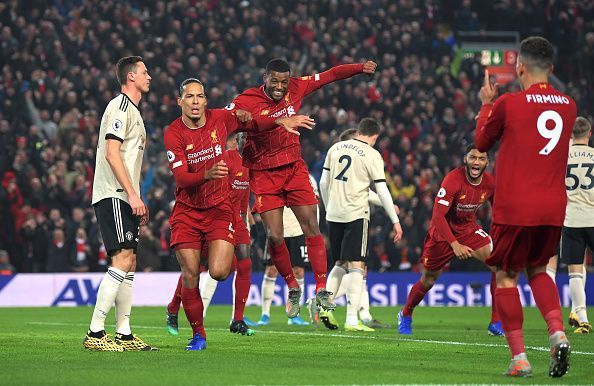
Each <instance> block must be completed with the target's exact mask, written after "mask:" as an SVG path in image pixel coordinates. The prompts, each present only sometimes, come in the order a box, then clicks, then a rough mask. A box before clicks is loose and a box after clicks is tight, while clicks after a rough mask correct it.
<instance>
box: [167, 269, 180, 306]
mask: <svg viewBox="0 0 594 386" xmlns="http://www.w3.org/2000/svg"><path fill="white" fill-rule="evenodd" d="M181 289H182V277H181V275H179V279H178V281H177V287H175V293H174V294H173V299H171V302H169V304H168V305H167V312H169V313H170V314H177V313H178V312H179V306H180V304H181V301H182V299H181Z"/></svg>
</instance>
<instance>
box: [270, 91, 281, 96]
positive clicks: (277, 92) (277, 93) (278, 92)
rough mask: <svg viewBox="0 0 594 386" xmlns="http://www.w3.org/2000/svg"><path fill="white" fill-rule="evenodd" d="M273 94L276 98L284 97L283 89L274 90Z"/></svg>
mask: <svg viewBox="0 0 594 386" xmlns="http://www.w3.org/2000/svg"><path fill="white" fill-rule="evenodd" d="M272 96H273V97H275V98H282V97H283V93H282V92H281V91H273V92H272Z"/></svg>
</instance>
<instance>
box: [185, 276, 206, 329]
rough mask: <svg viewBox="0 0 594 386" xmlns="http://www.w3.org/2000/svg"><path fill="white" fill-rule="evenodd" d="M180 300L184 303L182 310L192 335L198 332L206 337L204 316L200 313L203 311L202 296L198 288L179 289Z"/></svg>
mask: <svg viewBox="0 0 594 386" xmlns="http://www.w3.org/2000/svg"><path fill="white" fill-rule="evenodd" d="M181 297H182V302H183V303H184V311H185V312H186V317H187V318H188V322H190V326H191V327H192V335H196V333H199V334H200V335H201V336H202V337H203V338H204V339H206V332H205V331H204V318H203V316H202V313H203V311H204V304H202V298H201V297H200V292H199V291H198V288H185V287H182V289H181Z"/></svg>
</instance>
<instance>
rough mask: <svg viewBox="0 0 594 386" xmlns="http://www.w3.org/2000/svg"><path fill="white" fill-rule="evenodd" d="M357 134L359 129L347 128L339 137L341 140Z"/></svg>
mask: <svg viewBox="0 0 594 386" xmlns="http://www.w3.org/2000/svg"><path fill="white" fill-rule="evenodd" d="M356 134H357V129H346V130H345V131H343V132H342V133H340V136H339V137H338V140H339V141H346V140H349V139H352V138H353V137H354V136H355V135H356Z"/></svg>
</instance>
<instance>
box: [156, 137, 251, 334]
mask: <svg viewBox="0 0 594 386" xmlns="http://www.w3.org/2000/svg"><path fill="white" fill-rule="evenodd" d="M238 142H239V141H238V134H237V133H232V134H231V135H229V137H228V138H227V151H226V155H227V157H228V160H229V184H230V186H231V206H232V207H233V211H234V217H233V218H234V222H233V228H234V229H235V244H236V245H235V256H234V257H233V267H232V269H231V270H232V271H235V280H234V283H233V284H234V287H235V296H234V301H233V320H232V322H231V325H230V326H229V330H230V331H231V332H233V333H239V334H242V335H253V333H254V331H253V330H251V329H250V328H248V326H247V325H246V323H245V322H244V319H243V313H244V310H245V302H246V300H247V297H248V295H249V291H250V282H251V269H252V260H251V259H250V234H249V231H248V229H247V226H246V224H247V222H246V216H247V210H248V201H249V194H250V191H249V175H248V169H247V168H246V167H244V166H242V164H241V155H240V150H239V144H238ZM200 257H201V260H202V262H203V263H204V264H203V265H206V261H205V260H206V259H207V258H208V248H206V245H204V246H203V248H202V252H201V256H200ZM205 270H206V272H205V275H204V277H203V278H202V280H200V295H201V297H202V300H203V306H204V310H203V313H202V314H203V317H206V310H207V309H208V306H209V304H210V301H211V299H212V296H213V295H214V292H215V290H216V288H217V283H218V282H217V281H216V280H215V279H213V278H212V277H211V276H210V274H209V273H208V269H207V268H205ZM181 288H182V276H181V275H180V278H179V281H178V283H177V287H176V289H175V293H174V295H173V298H172V300H171V302H170V303H169V304H168V305H167V319H166V325H167V331H168V332H169V333H170V334H171V335H178V334H179V330H178V312H179V308H180V304H181Z"/></svg>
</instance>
